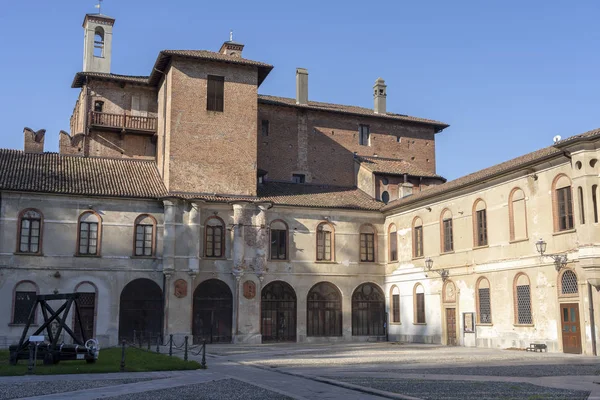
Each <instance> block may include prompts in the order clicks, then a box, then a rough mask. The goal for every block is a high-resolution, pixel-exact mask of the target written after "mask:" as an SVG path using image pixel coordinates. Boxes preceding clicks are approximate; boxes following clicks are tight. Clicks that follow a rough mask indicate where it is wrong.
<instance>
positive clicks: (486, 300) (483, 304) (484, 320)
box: [478, 288, 492, 324]
mask: <svg viewBox="0 0 600 400" xmlns="http://www.w3.org/2000/svg"><path fill="white" fill-rule="evenodd" d="M478 293H479V323H481V324H491V323H492V307H491V304H490V288H479V291H478Z"/></svg>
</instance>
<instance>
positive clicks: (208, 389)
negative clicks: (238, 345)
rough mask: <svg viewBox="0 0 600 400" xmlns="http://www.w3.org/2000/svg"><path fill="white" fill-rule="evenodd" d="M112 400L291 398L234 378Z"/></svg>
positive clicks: (129, 395) (259, 399)
mask: <svg viewBox="0 0 600 400" xmlns="http://www.w3.org/2000/svg"><path fill="white" fill-rule="evenodd" d="M108 399H113V400H144V399H152V400H223V399H227V400H264V399H269V400H288V399H289V400H292V398H291V397H288V396H284V395H281V394H279V393H277V392H272V391H270V390H266V389H263V388H261V387H258V386H254V385H251V384H249V383H245V382H242V381H238V380H236V379H223V380H219V381H214V382H208V383H202V384H196V385H187V386H179V387H175V388H169V389H162V390H154V391H151V392H144V393H134V394H126V395H122V396H116V397H109V398H108Z"/></svg>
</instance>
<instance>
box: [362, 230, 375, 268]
mask: <svg viewBox="0 0 600 400" xmlns="http://www.w3.org/2000/svg"><path fill="white" fill-rule="evenodd" d="M375 240H376V232H375V228H374V227H373V226H372V225H363V226H361V227H360V261H361V262H375V252H376V245H375Z"/></svg>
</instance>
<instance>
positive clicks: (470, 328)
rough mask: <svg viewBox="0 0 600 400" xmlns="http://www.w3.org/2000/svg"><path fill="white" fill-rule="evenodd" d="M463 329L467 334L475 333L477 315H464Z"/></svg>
mask: <svg viewBox="0 0 600 400" xmlns="http://www.w3.org/2000/svg"><path fill="white" fill-rule="evenodd" d="M463 329H464V332H465V333H473V332H475V313H473V312H466V313H463Z"/></svg>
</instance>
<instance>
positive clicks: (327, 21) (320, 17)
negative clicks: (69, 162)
mask: <svg viewBox="0 0 600 400" xmlns="http://www.w3.org/2000/svg"><path fill="white" fill-rule="evenodd" d="M96 3H97V0H60V1H42V0H30V1H10V2H8V1H3V4H2V7H1V8H0V54H1V55H2V56H1V57H0V59H1V60H2V62H0V76H1V77H2V78H3V79H2V83H3V85H2V90H0V118H1V120H2V123H3V124H2V125H3V126H2V129H0V148H15V149H22V148H23V134H22V132H23V127H25V126H27V127H30V128H32V129H34V130H38V129H42V128H44V129H46V130H47V132H46V143H45V147H46V150H47V151H57V150H58V132H59V131H60V130H61V129H62V130H66V131H68V130H69V118H70V116H71V113H72V111H73V106H74V105H75V100H76V98H77V94H78V89H72V88H71V83H72V80H73V77H74V75H75V73H76V72H78V71H81V69H82V60H83V29H82V27H81V24H82V22H83V18H84V15H85V14H86V13H95V12H97V9H96V8H94V5H95V4H96ZM102 12H103V13H104V14H107V15H110V16H112V17H114V18H116V23H115V27H114V31H113V55H112V72H113V73H119V74H127V75H148V74H149V73H150V72H151V68H152V66H153V64H154V61H155V60H156V57H157V55H158V52H159V51H160V50H163V49H205V50H213V51H218V49H219V47H220V45H221V44H222V43H223V42H224V41H225V40H228V38H229V31H230V30H233V31H234V40H235V41H239V42H242V43H244V44H245V45H246V47H245V49H244V57H245V58H249V59H253V60H257V61H263V62H267V63H270V64H272V65H274V66H275V68H274V70H273V71H272V72H271V73H270V75H269V76H268V77H267V79H266V80H265V82H264V83H263V84H262V85H261V87H260V88H259V93H262V94H270V95H277V96H285V97H295V70H296V67H303V68H307V69H308V71H309V100H314V101H325V102H331V103H339V104H348V105H357V106H363V107H369V108H372V107H373V97H372V86H373V84H374V82H375V80H376V79H377V78H378V77H382V78H384V79H385V81H386V84H387V85H388V96H387V107H388V111H391V112H396V113H401V114H408V115H413V116H417V117H423V118H430V119H435V120H438V121H443V122H445V123H448V124H450V127H449V128H447V129H445V130H444V131H443V132H441V133H439V134H437V135H436V161H437V172H438V174H441V175H442V176H444V177H446V178H447V179H449V180H450V179H455V178H458V177H460V176H463V175H466V174H469V173H471V172H474V171H477V170H479V169H482V168H486V167H489V166H492V165H494V164H497V163H500V162H503V161H506V160H509V159H511V158H514V157H518V156H520V155H523V154H525V153H528V152H531V151H535V150H537V149H539V148H542V147H546V146H549V145H551V144H552V138H553V137H554V136H556V135H560V136H562V138H566V137H569V136H572V135H576V134H579V133H583V132H585V131H588V130H591V129H595V128H598V127H600V113H599V111H600V96H599V94H600V29H598V27H597V24H598V22H597V21H598V17H599V15H600V2H598V1H592V0H590V1H586V0H581V1H571V2H568V1H555V0H546V1H537V0H528V1H522V0H521V1H513V0H504V1H480V0H477V1H461V0H454V1H448V0H440V1H427V0H421V1H405V0H380V1H356V0H354V1H353V0H346V1H338V0H320V1H315V0H304V1H302V2H292V1H282V0H273V1H271V0H265V1H262V0H257V1H248V0H245V1H238V0H228V1H198V0H169V1H164V0H161V1H157V0H118V1H117V0H105V1H104V2H103V5H102ZM0 173H1V172H0Z"/></svg>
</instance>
